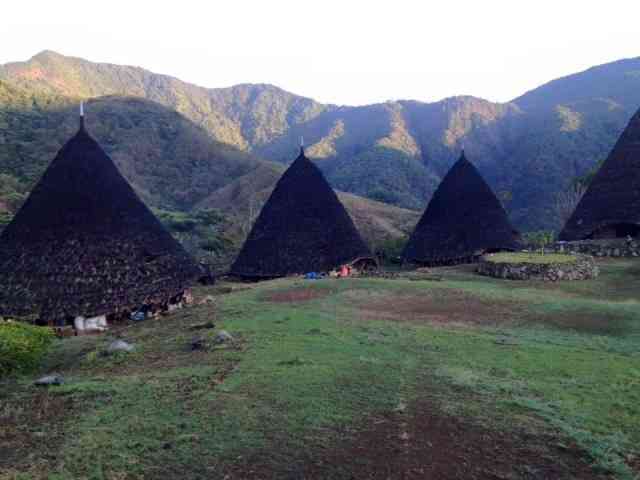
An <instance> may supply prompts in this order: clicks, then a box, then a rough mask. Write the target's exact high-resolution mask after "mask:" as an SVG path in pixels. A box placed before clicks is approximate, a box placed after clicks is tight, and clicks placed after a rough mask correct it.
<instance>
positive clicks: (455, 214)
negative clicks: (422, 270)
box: [402, 152, 520, 266]
mask: <svg viewBox="0 0 640 480" xmlns="http://www.w3.org/2000/svg"><path fill="white" fill-rule="evenodd" d="M519 239H520V235H519V233H518V232H517V231H516V230H515V229H514V228H513V227H512V226H511V223H510V222H509V218H508V217H507V213H506V212H505V210H504V208H503V207H502V205H501V203H500V201H499V200H498V199H497V198H496V196H495V194H494V193H493V191H492V190H491V188H490V187H489V185H487V183H486V182H485V181H484V179H483V178H482V177H481V176H480V173H479V172H478V170H476V168H475V167H474V166H473V165H472V164H471V163H470V162H469V161H468V160H467V159H466V157H465V154H464V152H463V153H462V155H461V156H460V159H459V160H458V161H457V162H456V164H455V165H454V166H453V167H451V169H450V170H449V172H448V173H447V175H446V176H445V177H444V179H443V180H442V183H440V185H439V186H438V189H437V190H436V192H435V193H434V195H433V198H432V199H431V201H430V202H429V205H428V206H427V209H426V211H425V212H424V214H423V216H422V218H421V219H420V221H419V222H418V225H417V226H416V228H415V230H414V232H413V234H412V235H411V238H410V239H409V242H408V243H407V245H406V247H405V249H404V252H403V254H402V257H403V261H404V262H407V263H415V264H420V265H427V266H429V265H449V264H456V263H468V262H472V261H474V260H475V259H477V257H479V256H480V255H482V254H484V253H487V252H495V251H500V250H516V249H517V248H518V247H519Z"/></svg>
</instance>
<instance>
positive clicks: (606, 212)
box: [559, 110, 640, 240]
mask: <svg viewBox="0 0 640 480" xmlns="http://www.w3.org/2000/svg"><path fill="white" fill-rule="evenodd" d="M639 233H640V110H639V111H638V112H636V114H635V115H634V116H633V117H632V118H631V121H630V122H629V124H628V125H627V128H626V129H625V131H624V132H623V133H622V135H621V136H620V138H619V139H618V142H617V143H616V145H615V146H614V147H613V150H612V151H611V153H610V154H609V157H608V158H607V160H606V161H605V162H604V164H603V165H602V167H600V169H599V170H598V172H597V173H596V175H595V177H594V178H593V180H592V182H591V184H590V185H589V188H588V189H587V191H586V192H585V194H584V196H583V197H582V199H581V200H580V202H579V203H578V206H577V207H576V209H575V211H574V212H573V215H572V216H571V218H570V219H569V221H568V222H567V224H566V225H565V226H564V229H563V230H562V232H561V233H560V237H559V238H560V240H586V239H599V238H625V237H627V236H631V237H637V236H638V234H639Z"/></svg>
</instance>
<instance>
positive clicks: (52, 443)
mask: <svg viewBox="0 0 640 480" xmlns="http://www.w3.org/2000/svg"><path fill="white" fill-rule="evenodd" d="M0 387H1V388H5V387H6V388H7V389H11V390H14V389H18V390H22V389H23V388H29V389H30V390H34V392H35V393H33V394H32V395H22V398H21V399H20V400H19V401H13V402H12V406H11V407H10V406H9V402H8V401H7V402H6V403H5V400H9V399H10V398H11V397H12V396H13V395H19V393H17V392H16V393H14V394H13V395H9V396H7V397H4V396H0V478H3V474H6V475H8V477H7V478H12V477H11V475H10V474H12V473H15V472H17V471H18V470H20V471H23V469H25V468H27V469H30V470H31V471H37V470H38V466H39V465H43V464H46V463H47V462H55V460H56V454H57V449H58V447H59V444H60V442H61V439H62V438H63V436H64V428H63V425H64V423H65V421H66V420H67V419H68V418H69V417H71V416H73V415H74V407H75V404H74V400H73V399H72V398H71V397H68V396H60V395H56V394H55V393H51V392H50V391H49V390H47V389H46V388H39V387H35V386H31V387H18V386H17V385H11V384H5V385H0ZM3 404H4V405H5V407H4V408H2V405H3Z"/></svg>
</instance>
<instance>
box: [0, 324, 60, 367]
mask: <svg viewBox="0 0 640 480" xmlns="http://www.w3.org/2000/svg"><path fill="white" fill-rule="evenodd" d="M54 338H55V337H54V334H53V332H52V331H51V330H50V329H49V328H43V327H36V326H33V325H28V324H25V323H20V322H14V321H12V320H3V319H0V376H4V375H9V374H13V373H19V372H26V371H29V370H33V369H34V368H36V367H37V366H38V364H39V362H40V360H41V359H42V357H43V355H44V354H45V352H46V351H47V349H48V348H49V345H51V342H52V341H53V339H54Z"/></svg>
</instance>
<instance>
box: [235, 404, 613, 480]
mask: <svg viewBox="0 0 640 480" xmlns="http://www.w3.org/2000/svg"><path fill="white" fill-rule="evenodd" d="M340 436H341V437H342V438H343V440H339V441H337V442H332V443H331V444H327V445H325V446H315V447H314V448H313V450H312V451H309V452H307V453H306V456H305V458H304V459H300V460H298V461H293V460H292V459H287V461H286V462H282V463H281V462H277V463H276V461H277V459H278V458H279V459H280V460H283V458H282V457H279V455H277V454H274V452H271V455H258V457H257V458H250V459H246V463H244V465H242V466H239V465H236V466H235V467H233V469H232V471H231V472H229V476H228V478H249V479H253V478H327V479H334V478H335V479H338V478H340V479H358V480H360V479H403V480H407V479H430V478H433V479H438V480H459V479H487V480H496V479H505V480H506V479H526V480H543V479H544V480H546V479H551V478H553V479H583V480H589V479H605V478H609V477H608V476H606V475H603V474H600V473H598V472H595V471H594V470H593V468H592V467H591V466H590V465H589V461H588V459H587V458H586V457H585V455H584V453H583V452H581V451H580V450H579V449H578V448H577V447H575V445H568V446H566V445H565V446H561V444H560V443H559V439H558V438H555V437H553V436H551V435H534V434H531V433H527V432H525V431H519V430H513V431H509V432H506V431H495V430H491V429H488V428H486V427H482V426H479V425H476V424H474V423H472V422H471V421H470V420H468V419H464V418H458V417H452V416H448V415H446V414H442V413H441V412H440V411H439V410H438V408H437V407H435V406H434V405H433V404H431V403H430V402H429V401H423V402H421V403H418V404H416V405H413V406H411V407H410V408H408V409H407V410H406V411H405V412H391V413H388V414H385V415H380V416H376V417H373V418H369V419H368V420H367V422H366V423H364V424H362V425H361V426H360V428H358V429H357V430H356V431H355V432H354V431H353V430H351V431H344V432H340Z"/></svg>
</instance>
